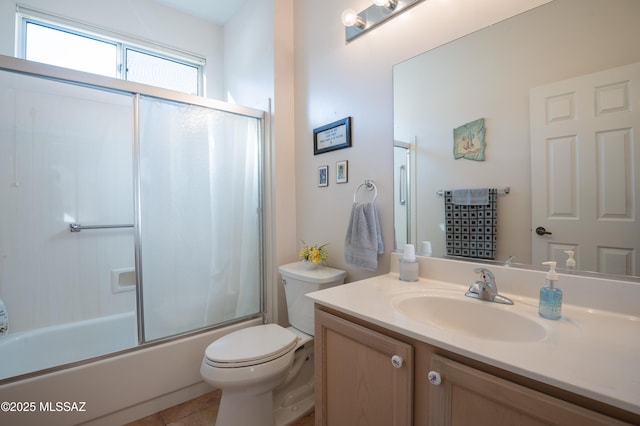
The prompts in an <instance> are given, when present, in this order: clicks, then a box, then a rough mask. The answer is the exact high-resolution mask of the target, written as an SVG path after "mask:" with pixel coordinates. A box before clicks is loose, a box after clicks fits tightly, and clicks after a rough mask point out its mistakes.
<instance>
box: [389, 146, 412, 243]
mask: <svg viewBox="0 0 640 426" xmlns="http://www.w3.org/2000/svg"><path fill="white" fill-rule="evenodd" d="M411 169H412V168H411V144H409V143H405V142H399V141H395V142H394V144H393V174H394V176H393V181H394V182H395V185H397V187H396V188H395V190H394V201H393V217H394V232H395V250H403V249H404V246H405V244H415V238H414V237H412V224H411V218H412V215H411V209H412V208H413V207H412V206H413V202H412V197H411V193H412V190H413V188H412V184H411V183H412V179H411ZM414 229H415V228H414Z"/></svg>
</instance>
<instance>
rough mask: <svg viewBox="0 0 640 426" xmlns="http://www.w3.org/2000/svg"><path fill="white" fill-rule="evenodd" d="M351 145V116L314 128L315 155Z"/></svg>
mask: <svg viewBox="0 0 640 426" xmlns="http://www.w3.org/2000/svg"><path fill="white" fill-rule="evenodd" d="M350 146H351V117H347V118H343V119H342V120H338V121H334V122H333V123H329V124H327V125H325V126H322V127H318V128H317V129H313V155H318V154H323V153H325V152H329V151H335V150H336V149H342V148H347V147H350Z"/></svg>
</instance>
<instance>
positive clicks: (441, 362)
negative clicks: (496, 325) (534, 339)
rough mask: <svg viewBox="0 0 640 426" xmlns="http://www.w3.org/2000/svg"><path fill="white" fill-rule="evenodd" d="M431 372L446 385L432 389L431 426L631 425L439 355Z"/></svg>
mask: <svg viewBox="0 0 640 426" xmlns="http://www.w3.org/2000/svg"><path fill="white" fill-rule="evenodd" d="M431 371H434V372H437V373H439V374H440V377H441V380H442V382H441V384H439V385H432V386H431V388H430V390H429V424H430V425H438V426H449V425H453V426H462V425H492V426H494V425H495V426H499V425H513V426H530V425H545V426H548V425H562V426H573V425H575V426H595V425H600V426H604V425H607V426H612V425H623V424H626V423H622V422H619V421H617V420H615V419H612V418H610V417H607V416H604V415H602V414H600V413H596V412H594V411H590V410H587V409H585V408H582V407H579V406H577V405H574V404H570V403H568V402H566V401H562V400H560V399H557V398H553V397H551V396H548V395H545V394H542V393H540V392H537V391H534V390H531V389H529V388H526V387H524V386H520V385H517V384H515V383H512V382H509V381H506V380H503V379H500V378H498V377H495V376H492V375H490V374H487V373H484V372H481V371H479V370H476V369H474V368H471V367H468V366H466V365H463V364H460V363H457V362H455V361H451V360H449V359H446V358H443V357H441V356H438V355H433V356H432V357H431Z"/></svg>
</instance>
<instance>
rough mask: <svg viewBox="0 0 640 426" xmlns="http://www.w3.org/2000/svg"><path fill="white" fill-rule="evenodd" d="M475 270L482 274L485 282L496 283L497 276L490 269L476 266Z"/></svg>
mask: <svg viewBox="0 0 640 426" xmlns="http://www.w3.org/2000/svg"><path fill="white" fill-rule="evenodd" d="M473 272H475V273H476V274H480V276H481V277H482V281H484V282H485V283H492V284H493V283H495V277H494V276H493V273H492V272H491V271H490V270H488V269H485V268H476V269H474V270H473Z"/></svg>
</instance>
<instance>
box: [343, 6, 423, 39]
mask: <svg viewBox="0 0 640 426" xmlns="http://www.w3.org/2000/svg"><path fill="white" fill-rule="evenodd" d="M421 1H423V0H373V4H372V5H371V6H369V7H368V8H366V9H365V10H363V11H362V12H360V13H356V12H355V11H354V10H353V9H347V10H345V11H344V12H342V23H343V24H344V26H345V33H344V35H345V39H346V41H351V40H353V39H354V38H356V37H358V36H359V35H361V34H364V33H365V32H367V31H369V30H371V29H372V28H374V27H376V26H377V25H380V24H381V23H383V22H384V21H386V20H387V19H389V18H393V17H394V16H397V15H399V14H400V13H402V12H404V11H405V10H407V9H409V8H410V7H412V6H415V5H416V4H418V3H420V2H421Z"/></svg>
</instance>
